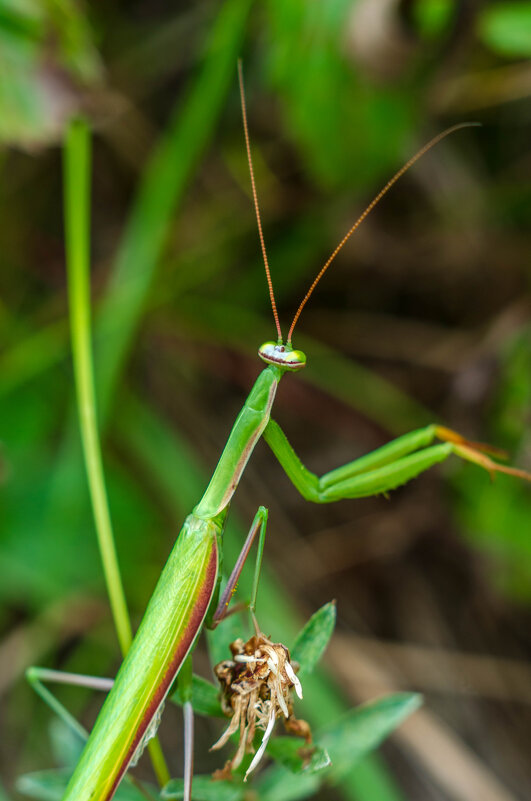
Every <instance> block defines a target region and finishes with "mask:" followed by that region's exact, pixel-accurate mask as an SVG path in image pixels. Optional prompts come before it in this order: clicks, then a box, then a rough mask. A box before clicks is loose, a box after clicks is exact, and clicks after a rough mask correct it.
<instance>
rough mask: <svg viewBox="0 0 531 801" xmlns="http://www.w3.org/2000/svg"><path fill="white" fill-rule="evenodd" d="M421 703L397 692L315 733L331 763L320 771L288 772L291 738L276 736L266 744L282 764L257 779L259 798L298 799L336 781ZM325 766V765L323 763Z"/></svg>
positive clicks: (415, 697)
mask: <svg viewBox="0 0 531 801" xmlns="http://www.w3.org/2000/svg"><path fill="white" fill-rule="evenodd" d="M420 703H421V696H420V695H418V694H416V693H396V694H395V695H388V696H386V697H384V698H380V699H378V700H377V701H374V702H371V703H369V704H364V705H363V706H360V707H358V708H357V709H354V710H352V712H349V713H348V714H347V715H345V716H343V717H342V718H340V720H338V721H337V722H336V723H334V724H332V725H331V726H329V727H327V728H326V729H322V730H321V731H320V732H318V733H317V735H316V738H315V739H316V743H317V745H318V747H319V749H320V753H329V754H330V759H331V765H330V766H329V767H328V769H327V770H323V771H322V772H316V773H310V772H308V771H304V770H303V771H302V772H298V773H293V772H291V771H290V770H289V769H288V767H285V766H288V765H289V764H290V760H291V758H292V755H291V754H290V749H291V748H292V747H293V746H290V745H289V741H294V742H297V743H299V742H301V741H300V740H298V741H297V740H295V739H294V738H283V737H282V738H277V739H276V740H274V741H271V742H270V743H269V745H268V749H267V750H268V753H269V754H270V755H271V756H273V757H274V758H275V759H278V761H279V762H282V763H283V764H278V763H277V764H276V765H274V766H272V767H270V768H269V769H268V770H267V771H265V772H264V773H263V774H262V775H261V776H260V777H259V779H258V782H257V786H258V791H259V798H260V801H298V799H302V798H307V797H308V796H310V795H312V794H313V793H315V792H317V790H318V789H319V787H320V786H321V785H322V783H323V782H333V783H335V782H337V781H339V780H340V779H341V778H342V777H343V775H344V774H345V773H347V772H348V771H349V770H350V769H351V768H352V767H353V766H354V765H355V764H356V763H357V762H358V761H359V760H360V759H362V757H364V756H365V755H366V754H367V753H368V752H369V751H372V750H373V749H374V748H377V747H378V746H379V745H380V743H381V742H382V741H383V740H384V739H385V738H386V737H387V736H388V735H389V734H391V732H392V731H394V729H396V728H397V726H399V725H400V723H402V722H403V720H405V718H406V717H407V716H408V715H410V714H411V713H412V712H414V711H415V710H416V709H417V708H418V707H419V705H420ZM278 740H280V741H281V744H282V742H283V741H286V742H285V743H284V747H285V748H286V753H285V754H284V755H280V754H277V753H275V752H276V750H277V747H278V748H280V747H282V746H277V745H276V743H277V742H278ZM323 767H324V766H323Z"/></svg>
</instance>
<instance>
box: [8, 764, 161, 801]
mask: <svg viewBox="0 0 531 801" xmlns="http://www.w3.org/2000/svg"><path fill="white" fill-rule="evenodd" d="M70 776H71V771H70V770H41V771H37V772H36V773H27V774H26V775H25V776H20V777H19V778H18V779H17V781H16V784H15V788H16V790H17V791H18V792H19V793H22V794H23V795H27V796H29V797H30V798H37V799H39V801H61V799H62V798H63V795H64V793H65V790H66V786H67V784H68V781H69V779H70ZM146 789H148V791H149V792H150V793H151V795H152V796H153V797H154V798H156V797H157V791H156V789H155V788H154V787H151V786H149V787H147V788H146ZM114 799H115V801H146V796H145V795H144V794H143V793H142V792H141V791H140V790H139V789H138V788H137V787H133V785H132V784H130V783H129V782H128V781H123V782H122V783H121V785H120V787H119V788H118V790H117V791H116V795H115V796H114Z"/></svg>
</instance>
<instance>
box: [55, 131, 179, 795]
mask: <svg viewBox="0 0 531 801" xmlns="http://www.w3.org/2000/svg"><path fill="white" fill-rule="evenodd" d="M90 163H91V147H90V132H89V129H88V126H87V124H86V123H85V122H84V121H83V120H79V119H76V120H73V121H72V122H71V123H70V126H69V128H68V131H67V136H66V144H65V149H64V198H65V241H66V263H67V275H68V297H69V305H70V327H71V337H72V354H73V361H74V376H75V382H76V394H77V407H78V414H79V424H80V429H81V440H82V445H83V454H84V458H85V465H86V469H87V478H88V484H89V492H90V499H91V503H92V509H93V512H94V521H95V526H96V533H97V537H98V545H99V549H100V554H101V560H102V564H103V573H104V576H105V583H106V586H107V592H108V594H109V601H110V605H111V612H112V616H113V620H114V625H115V628H116V633H117V636H118V641H119V644H120V649H121V652H122V655H123V656H125V654H126V653H127V651H128V650H129V647H130V645H131V642H132V639H133V636H132V630H131V621H130V618H129V613H128V610H127V603H126V600H125V593H124V588H123V583H122V578H121V575H120V567H119V565H118V558H117V555H116V547H115V542H114V535H113V530H112V523H111V516H110V511H109V503H108V499H107V491H106V488H105V478H104V472H103V462H102V457H101V447H100V441H99V437H98V424H97V414H96V394H95V389H94V368H93V362H92V348H91V313H90V311H91V302H90V269H89V263H90V243H89V225H90ZM149 753H150V757H151V761H152V764H153V769H154V771H155V774H156V776H157V779H158V781H159V783H160V784H161V786H163V785H164V784H166V782H168V781H169V779H170V775H169V771H168V768H167V766H166V762H165V759H164V755H163V753H162V749H161V746H160V743H159V741H158V740H157V739H154V740H151V741H150V743H149Z"/></svg>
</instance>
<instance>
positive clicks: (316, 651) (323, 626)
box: [291, 601, 336, 676]
mask: <svg viewBox="0 0 531 801" xmlns="http://www.w3.org/2000/svg"><path fill="white" fill-rule="evenodd" d="M335 623H336V603H335V601H330V603H327V604H325V605H324V606H322V607H321V608H320V609H318V610H317V612H316V613H315V614H314V615H312V616H311V618H310V619H309V620H308V622H307V623H306V625H305V626H304V628H302V629H301V631H300V632H299V633H298V635H297V637H296V639H295V642H294V644H293V648H291V658H292V659H293V660H294V661H295V662H298V663H299V665H300V671H299V676H303V675H304V674H305V673H311V672H312V670H313V669H314V667H315V665H316V664H317V662H318V661H319V659H320V658H321V656H322V655H323V653H324V650H325V648H326V646H327V645H328V642H329V640H330V637H331V636H332V632H333V631H334V626H335Z"/></svg>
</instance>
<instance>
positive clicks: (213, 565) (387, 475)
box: [40, 67, 531, 801]
mask: <svg viewBox="0 0 531 801" xmlns="http://www.w3.org/2000/svg"><path fill="white" fill-rule="evenodd" d="M240 91H241V98H242V111H243V123H244V133H245V141H246V148H247V155H248V160H249V167H250V174H251V187H252V193H253V199H254V205H255V211H256V217H257V222H258V230H259V235H260V243H261V247H262V253H263V258H264V266H265V273H266V277H267V284H268V288H269V295H270V299H271V307H272V311H273V317H274V321H275V327H276V333H277V337H276V340H274V341H270V342H266V343H264V344H263V345H262V346H261V347H260V348H259V351H258V354H259V357H260V359H261V360H262V361H263V362H265V363H266V365H267V366H266V367H265V369H263V370H262V372H261V373H260V375H259V376H258V378H257V379H256V382H255V384H254V386H253V387H252V389H251V391H250V393H249V396H248V397H247V399H246V401H245V403H244V405H243V407H242V410H241V412H240V414H239V415H238V417H237V419H236V421H235V423H234V425H233V428H232V430H231V432H230V434H229V437H228V440H227V444H226V446H225V448H224V449H223V452H222V454H221V457H220V460H219V462H218V464H217V466H216V468H215V470H214V473H213V476H212V479H211V480H210V483H209V485H208V487H207V489H206V490H205V493H204V495H203V496H202V498H201V499H200V500H199V502H198V504H197V505H196V506H195V508H194V509H193V510H192V512H191V514H190V515H188V517H187V518H186V520H185V522H184V524H183V527H182V529H181V532H180V534H179V536H178V538H177V541H176V543H175V546H174V548H173V550H172V552H171V554H170V556H169V558H168V561H167V564H166V566H165V567H164V570H163V571H162V573H161V576H160V579H159V581H158V584H157V586H156V588H155V590H154V593H153V595H152V597H151V600H150V602H149V605H148V607H147V609H146V612H145V615H144V618H143V620H142V623H141V625H140V627H139V629H138V632H137V634H136V636H135V638H134V641H133V644H132V646H131V648H130V650H129V651H128V653H127V655H126V657H125V659H124V661H123V663H122V666H121V668H120V670H119V671H118V674H117V676H116V679H115V681H114V683H113V686H112V689H111V690H110V692H109V694H108V697H107V699H106V701H105V703H104V705H103V707H102V710H101V712H100V714H99V716H98V719H97V721H96V723H95V725H94V728H93V730H92V733H91V734H90V737H89V739H88V742H87V744H86V746H85V748H84V750H83V753H82V755H81V758H80V760H79V763H78V765H77V767H76V769H75V771H74V774H73V776H72V778H71V780H70V782H69V784H68V787H67V790H66V793H65V795H64V801H110V799H111V798H112V797H113V795H114V793H115V791H116V789H117V787H118V785H119V784H120V782H121V780H122V779H123V777H124V776H125V774H126V772H127V769H128V768H129V766H130V765H131V764H132V762H133V760H134V758H135V755H136V754H137V753H138V750H139V748H140V747H141V746H142V744H143V743H144V742H145V740H146V738H147V736H148V735H149V734H150V733H151V732H152V731H153V729H154V728H156V725H157V724H158V720H159V716H160V712H161V709H162V706H163V704H164V700H165V698H166V696H167V694H168V692H169V691H170V689H171V686H172V684H173V682H174V680H175V678H176V677H177V675H181V676H182V677H183V678H184V672H185V671H186V667H185V666H186V665H187V664H189V663H188V662H187V660H188V658H189V656H190V654H191V653H192V651H193V648H194V645H195V642H196V640H197V637H198V635H199V633H200V631H201V629H202V627H203V625H204V624H206V623H208V622H209V621H210V620H212V622H213V623H214V624H215V623H217V622H218V620H219V617H220V616H222V614H223V613H224V611H225V610H226V608H227V604H228V600H229V599H230V595H231V594H232V589H233V586H234V585H235V583H236V581H237V578H238V575H239V572H238V571H239V570H241V566H240V565H239V562H238V564H237V566H236V568H235V572H234V573H233V577H232V579H231V583H230V584H229V590H228V591H227V593H228V594H227V593H225V594H224V595H223V596H222V599H221V606H220V610H221V611H219V610H217V611H215V612H214V613H212V605H213V603H214V604H215V601H214V599H215V598H216V596H217V592H218V588H219V572H220V571H219V561H220V550H221V546H222V538H223V531H224V527H225V521H226V517H227V514H228V510H229V504H230V502H231V499H232V497H233V495H234V492H235V491H236V488H237V486H238V483H239V481H240V478H241V476H242V473H243V471H244V469H245V466H246V464H247V461H248V460H249V458H250V456H251V454H252V452H253V449H254V447H255V445H256V443H257V442H258V440H259V439H260V437H261V436H262V435H263V436H264V438H265V439H266V441H267V442H268V444H269V446H270V447H271V449H272V451H273V453H274V454H275V456H276V457H277V459H278V461H279V462H280V464H281V465H282V467H283V468H284V470H285V472H286V474H287V476H288V478H289V479H290V480H291V481H292V482H293V484H294V486H295V487H296V489H297V490H298V491H299V492H300V493H301V495H302V496H303V497H304V498H306V499H307V500H309V501H312V502H316V503H329V502H332V501H338V500H340V499H342V498H359V497H364V496H367V495H375V494H379V493H386V492H388V491H390V490H392V489H394V488H396V487H398V486H400V485H401V484H404V483H405V482H407V481H409V480H410V479H412V478H414V477H415V476H417V475H419V474H420V473H422V472H423V471H425V470H427V469H428V468H429V467H431V466H432V465H434V464H436V463H437V462H441V461H443V460H445V459H447V458H448V457H449V456H450V455H452V454H453V455H457V456H459V457H460V458H463V459H465V460H467V461H470V462H472V463H474V464H476V465H478V466H480V467H483V468H484V469H485V470H487V471H488V472H489V473H491V474H493V473H495V472H505V473H508V474H510V475H513V476H515V477H519V478H524V479H526V480H531V475H529V474H528V473H526V472H525V471H523V470H518V469H515V468H512V467H506V466H505V465H501V464H499V463H498V462H496V461H494V460H493V459H491V458H490V456H489V455H487V453H488V451H489V449H488V448H487V447H486V446H483V445H480V444H478V443H473V442H470V441H468V440H467V439H466V438H464V437H462V436H461V435H459V434H456V433H455V432H452V431H450V430H448V429H445V428H443V427H440V426H437V425H432V426H428V427H426V428H424V429H420V430H419V431H416V432H412V433H410V434H406V435H404V436H403V437H400V438H399V439H397V440H394V441H393V442H391V443H389V444H388V445H385V446H384V447H383V448H380V449H378V450H377V451H374V452H373V453H371V454H368V455H367V456H364V457H362V458H361V459H357V460H354V461H352V462H350V463H348V464H346V465H344V466H342V467H339V468H337V469H335V470H332V471H330V472H329V473H326V474H325V475H324V476H321V477H318V476H316V475H314V474H313V473H311V472H310V471H309V470H308V469H307V468H306V467H304V465H303V464H302V462H301V461H300V459H299V458H298V456H297V455H296V454H295V452H294V451H293V449H292V448H291V446H290V445H289V442H288V440H287V438H286V436H285V434H284V433H283V432H282V430H281V428H280V427H279V425H278V424H277V423H275V422H274V421H272V420H271V410H272V406H273V402H274V399H275V394H276V390H277V387H278V384H279V382H280V380H281V378H282V377H283V376H284V375H285V374H286V373H295V372H297V371H298V370H301V369H302V368H304V366H305V365H306V355H305V354H304V353H302V352H301V351H298V350H295V349H294V348H293V345H292V337H293V332H294V329H295V326H296V324H297V322H298V320H299V317H300V315H301V312H302V310H303V309H304V307H305V305H306V303H307V301H308V300H309V298H310V296H311V295H312V293H313V291H314V289H315V287H316V285H317V284H318V282H319V281H320V279H321V278H322V276H323V275H324V273H325V272H326V270H327V269H328V268H329V266H330V264H331V263H332V261H333V260H334V258H335V256H336V255H337V253H338V252H339V250H340V249H341V248H342V247H343V246H344V244H345V243H346V241H347V240H348V239H349V238H350V236H351V235H352V234H353V233H354V231H356V229H357V228H358V226H359V225H360V224H361V222H362V221H363V220H364V219H365V218H366V216H367V215H368V214H369V213H370V212H371V211H372V209H373V208H374V207H375V206H376V204H377V203H378V202H379V201H380V200H381V198H382V197H383V196H384V195H385V194H386V193H387V192H388V191H389V189H390V188H391V187H392V186H393V184H394V183H395V182H396V181H397V180H398V178H400V176H401V175H403V174H404V172H406V170H408V169H409V168H410V167H412V166H413V164H415V162H416V161H417V160H418V159H419V158H420V157H421V156H422V155H423V154H424V153H425V152H426V151H427V150H429V149H430V148H431V147H433V146H434V145H435V144H436V143H437V142H439V141H440V140H441V139H443V138H444V137H446V136H448V135H449V134H450V133H452V132H454V131H456V130H458V129H460V128H463V127H466V126H467V125H469V124H470V123H465V124H463V125H456V126H453V127H452V128H449V129H448V130H447V131H444V132H443V133H441V134H439V135H438V136H436V137H435V138H434V139H432V140H431V141H430V142H428V144H427V145H425V146H424V147H423V148H422V149H421V150H420V151H419V152H418V153H417V154H416V155H414V156H413V157H412V158H411V159H410V160H409V161H408V162H406V164H405V165H404V166H403V167H402V168H401V169H400V170H399V171H398V172H397V173H396V174H395V175H394V176H393V177H392V178H391V180H390V181H388V183H387V184H386V185H385V186H384V187H383V189H382V190H381V191H380V192H379V194H378V195H377V196H376V197H375V198H374V200H373V201H372V202H371V203H370V204H369V205H368V206H367V208H366V209H365V211H364V212H363V213H362V214H361V215H360V216H359V217H358V219H357V220H356V222H355V223H354V225H352V227H351V228H350V229H349V230H348V231H347V233H346V234H345V236H344V237H343V239H342V240H341V242H340V243H339V245H338V246H337V247H336V248H335V250H334V251H333V252H332V254H331V255H330V257H329V258H328V260H327V261H326V262H325V264H324V266H323V267H322V269H321V270H320V271H319V273H318V274H317V276H316V278H315V279H314V281H313V282H312V284H311V286H310V288H309V290H308V292H307V293H306V295H305V296H304V298H303V300H302V302H301V304H300V306H299V308H298V309H297V311H296V313H295V315H294V317H293V320H292V323H291V326H290V328H289V331H288V335H287V338H286V339H284V337H283V334H282V329H281V326H280V321H279V317H278V313H277V308H276V302H275V296H274V291H273V283H272V279H271V274H270V270H269V264H268V261H267V254H266V249H265V244H264V237H263V233H262V226H261V222H260V215H259V207H258V201H257V193H256V187H255V181H254V174H253V169H252V160H251V150H250V143H249V133H248V126H247V118H246V112H245V102H244V95H243V81H242V77H241V67H240ZM437 439H438V440H440V443H439V444H433V443H434V441H435V440H437ZM177 485H178V482H177ZM177 489H178V486H177ZM266 520H267V512H266V511H265V510H264V509H263V507H261V508H260V509H259V511H258V513H257V515H256V517H255V520H254V522H253V525H252V526H251V533H252V536H253V537H254V536H255V535H256V533H257V532H258V531H260V547H259V554H260V555H259V559H258V567H257V573H256V577H255V582H254V587H253V596H252V599H251V607H252V611H254V604H255V600H256V587H257V582H258V578H257V576H258V570H259V562H260V559H261V550H262V549H263V538H264V535H265V526H266ZM211 615H212V617H211ZM266 647H269V645H266ZM237 656H239V658H240V660H244V661H245V659H251V661H252V660H253V659H254V657H252V656H251V657H248V656H246V655H245V654H238V655H237ZM235 658H236V657H235ZM270 658H271V660H273V662H274V659H277V656H273V655H271V657H270ZM255 661H257V660H256V659H255ZM288 665H289V661H288ZM289 670H291V674H293V678H292V679H290V681H291V684H292V686H293V687H294V688H295V689H297V679H296V677H295V675H294V673H293V670H292V668H291V666H289ZM286 672H287V675H288V676H289V675H291V674H290V673H289V671H288V670H287V669H286ZM41 689H42V685H41V688H40V691H41ZM41 694H43V693H42V691H41ZM279 703H281V704H282V703H284V701H283V699H282V698H280V700H279ZM185 717H186V721H187V730H188V735H189V736H188V737H187V741H188V742H190V733H191V708H190V706H189V705H186V709H185ZM274 722H275V719H274V716H270V718H269V719H268V723H267V729H266V733H265V735H264V740H263V742H262V746H260V749H259V752H258V756H261V753H262V752H263V750H264V748H265V743H266V741H267V738H268V737H269V735H270V734H271V731H272V728H273V726H274ZM252 733H253V732H252V731H251V732H250V734H252ZM242 742H243V745H246V742H244V741H242ZM250 745H251V747H252V743H250ZM255 762H256V760H253V767H254V766H255ZM191 765H192V759H191V751H190V750H188V751H187V755H186V776H187V780H186V797H187V798H189V797H190V795H191V771H192V767H191Z"/></svg>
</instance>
